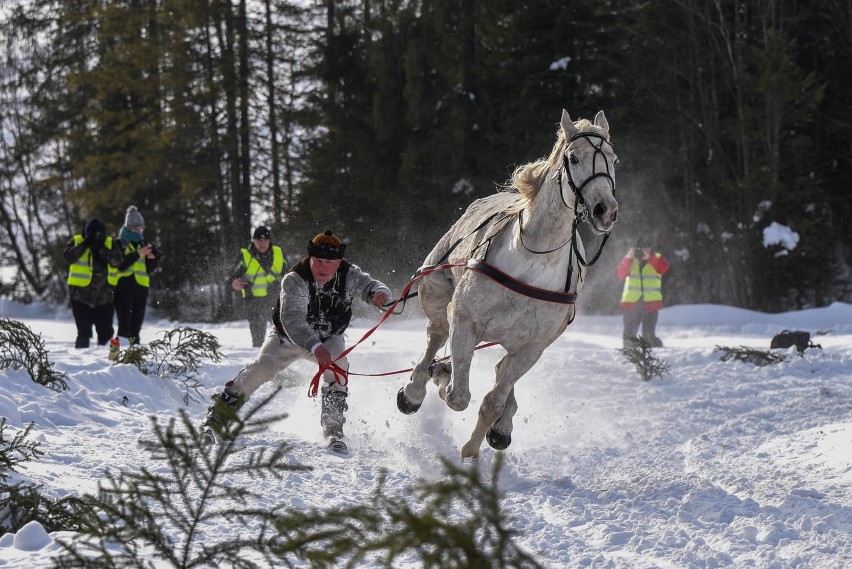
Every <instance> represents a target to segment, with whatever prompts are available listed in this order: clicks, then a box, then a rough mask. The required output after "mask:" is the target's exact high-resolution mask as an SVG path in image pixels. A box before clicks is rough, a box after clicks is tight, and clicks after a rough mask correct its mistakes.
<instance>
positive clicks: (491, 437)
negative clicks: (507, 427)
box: [485, 428, 512, 450]
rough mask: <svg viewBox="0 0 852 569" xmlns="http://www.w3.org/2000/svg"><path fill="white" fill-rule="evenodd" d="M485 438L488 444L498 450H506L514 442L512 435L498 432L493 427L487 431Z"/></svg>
mask: <svg viewBox="0 0 852 569" xmlns="http://www.w3.org/2000/svg"><path fill="white" fill-rule="evenodd" d="M485 440H486V441H488V445H489V446H490V447H491V448H494V449H497V450H506V449H507V448H509V445H510V444H512V435H511V434H508V435H504V434H502V433H498V432H497V431H495V430H494V429H493V428H491V429H488V432H487V433H485Z"/></svg>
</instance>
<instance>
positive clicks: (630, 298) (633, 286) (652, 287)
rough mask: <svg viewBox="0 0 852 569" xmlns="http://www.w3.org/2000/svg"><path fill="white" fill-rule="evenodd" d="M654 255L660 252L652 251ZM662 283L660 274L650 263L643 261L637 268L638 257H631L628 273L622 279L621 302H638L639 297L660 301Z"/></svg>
mask: <svg viewBox="0 0 852 569" xmlns="http://www.w3.org/2000/svg"><path fill="white" fill-rule="evenodd" d="M654 256H655V257H659V256H660V254H659V253H654ZM662 284H663V277H662V275H660V273H658V272H657V270H656V269H655V268H654V267H652V266H651V263H645V266H644V267H642V269H641V270H639V259H633V262H632V263H631V264H630V274H629V275H627V278H626V279H624V292H622V293H621V302H639V299H642V300H644V301H645V302H654V301H662V300H663V292H662V290H661V286H662Z"/></svg>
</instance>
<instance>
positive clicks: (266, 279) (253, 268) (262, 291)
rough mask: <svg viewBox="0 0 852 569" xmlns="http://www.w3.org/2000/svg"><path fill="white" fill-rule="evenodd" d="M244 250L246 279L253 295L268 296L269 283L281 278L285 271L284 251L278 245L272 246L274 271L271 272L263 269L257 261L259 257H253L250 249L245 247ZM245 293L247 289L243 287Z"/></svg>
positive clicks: (244, 293)
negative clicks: (268, 272)
mask: <svg viewBox="0 0 852 569" xmlns="http://www.w3.org/2000/svg"><path fill="white" fill-rule="evenodd" d="M242 252H243V264H244V265H245V266H246V279H248V281H249V284H250V285H251V295H252V296H266V294H267V289H268V288H269V283H274V282H275V281H277V280H278V279H280V278H281V274H282V273H283V272H284V252H283V251H281V247H279V246H278V245H273V246H272V267H270V270H271V271H272V272H271V273H270V274H267V273H266V271H264V270H263V267H262V266H261V265H260V263H258V262H257V259H255V258H254V257H252V255H251V253H249V250H248V249H246V248H243V249H242ZM245 295H246V291H245V289H243V296H245Z"/></svg>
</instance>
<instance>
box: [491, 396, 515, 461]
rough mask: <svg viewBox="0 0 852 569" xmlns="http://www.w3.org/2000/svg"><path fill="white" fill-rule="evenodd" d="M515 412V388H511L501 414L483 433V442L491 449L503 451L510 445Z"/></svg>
mask: <svg viewBox="0 0 852 569" xmlns="http://www.w3.org/2000/svg"><path fill="white" fill-rule="evenodd" d="M517 411H518V402H517V401H516V400H515V388H514V387H513V388H512V389H511V391H509V396H508V397H507V398H506V404H505V405H504V406H503V414H502V415H500V418H499V419H497V421H495V422H494V424H493V425H491V428H490V429H488V432H487V433H485V440H486V441H487V442H488V445H489V446H490V447H491V448H494V449H497V450H505V449H507V448H509V445H510V444H512V428H513V425H512V418H513V417H514V416H515V413H516V412H517Z"/></svg>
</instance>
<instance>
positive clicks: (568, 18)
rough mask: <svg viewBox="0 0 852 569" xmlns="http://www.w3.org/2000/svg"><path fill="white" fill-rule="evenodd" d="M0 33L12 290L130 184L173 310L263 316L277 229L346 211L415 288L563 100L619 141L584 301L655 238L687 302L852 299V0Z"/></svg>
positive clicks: (364, 10) (480, 10) (254, 16)
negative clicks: (773, 229) (255, 259)
mask: <svg viewBox="0 0 852 569" xmlns="http://www.w3.org/2000/svg"><path fill="white" fill-rule="evenodd" d="M0 41H2V46H3V49H2V61H0V124H2V136H0V267H5V268H6V269H7V270H6V271H4V272H3V273H2V274H3V275H4V277H3V279H4V280H2V281H0V295H2V296H7V297H12V298H15V299H16V300H22V301H27V300H28V299H32V298H42V299H46V300H49V301H51V302H54V303H61V302H63V301H65V300H66V288H67V287H66V285H65V279H66V275H67V264H66V263H65V262H64V260H63V258H62V250H63V249H64V246H65V243H66V242H67V240H68V239H69V237H70V236H72V235H73V234H74V233H78V232H80V231H81V229H82V225H83V223H84V222H85V220H86V219H88V218H90V217H92V216H97V217H99V218H101V219H102V220H104V221H105V223H106V224H107V228H108V230H109V231H110V232H117V231H118V229H119V228H120V226H121V225H122V223H123V220H124V212H125V210H126V208H127V206H129V205H136V206H137V207H139V209H140V211H141V212H142V214H143V215H144V216H145V219H146V230H145V235H146V238H147V239H149V240H153V241H155V242H156V243H157V244H158V246H159V248H160V250H161V251H162V252H163V253H164V258H163V262H162V263H161V267H160V269H159V270H158V272H157V274H156V275H154V278H153V281H152V304H153V305H154V306H155V307H157V308H160V309H162V310H164V311H165V312H166V314H167V315H168V316H170V317H173V318H175V319H181V320H193V319H196V320H222V319H230V318H234V317H236V316H238V315H239V310H240V308H241V304H242V303H239V302H235V300H237V299H236V297H235V295H234V293H233V292H232V291H231V289H230V287H229V286H228V283H227V274H228V272H229V271H230V269H231V268H232V266H233V264H234V263H235V262H236V260H237V255H238V251H239V248H240V247H243V246H246V245H247V243H248V242H249V238H250V232H251V229H252V228H253V227H255V226H257V225H261V224H263V225H267V226H269V227H271V229H272V232H273V242H275V243H277V244H280V245H282V247H283V248H284V251H285V253H286V254H287V256H288V258H289V259H290V260H291V261H295V260H298V259H299V258H300V257H301V256H302V255H303V254H304V251H305V244H306V242H307V240H308V239H310V238H311V237H312V236H313V235H314V234H316V233H318V232H320V231H322V230H325V229H326V228H330V229H333V230H334V231H335V232H336V233H338V234H340V235H342V236H344V237H345V238H346V240H347V241H349V243H350V245H349V249H348V255H347V256H348V257H349V258H350V259H351V260H352V261H353V262H355V263H357V264H359V265H361V266H362V267H363V268H365V269H366V270H367V271H369V272H371V273H372V274H374V275H375V276H377V277H378V278H381V279H382V280H384V281H386V282H388V284H391V285H392V286H394V288H395V290H397V291H399V290H400V288H401V286H402V285H404V284H405V282H407V280H408V278H409V277H410V276H411V275H412V273H413V272H414V271H415V270H416V268H417V267H418V266H420V264H421V262H422V261H423V259H424V258H425V255H426V254H427V253H428V251H429V250H430V249H431V248H432V246H433V245H434V244H435V242H436V241H437V240H438V239H439V237H440V236H441V235H442V234H443V233H444V231H446V230H447V229H448V228H449V226H450V225H451V224H452V223H453V222H454V221H455V220H456V219H457V218H458V216H459V214H460V212H461V210H462V209H463V208H464V207H466V206H467V205H468V204H469V203H470V202H471V201H473V200H474V199H475V198H478V197H482V196H485V195H488V194H491V193H493V192H494V191H495V189H496V188H497V187H498V186H499V185H500V184H502V183H504V182H505V181H506V180H507V179H508V177H509V175H510V174H511V171H512V170H513V169H514V167H515V166H517V165H520V164H523V163H526V162H529V161H531V160H534V159H537V158H539V157H541V156H545V155H547V154H548V153H549V151H550V149H551V148H552V146H553V144H554V142H555V140H556V131H557V124H558V121H559V118H560V114H561V110H562V109H563V108H565V109H567V110H568V112H569V113H570V114H571V117H572V118H573V119H575V120H576V119H578V118H581V117H583V118H593V116H594V114H595V113H596V112H597V111H598V110H604V111H605V113H606V115H607V118H608V119H609V123H610V126H611V132H612V136H613V143H614V145H615V148H616V152H617V153H618V155H619V159H620V164H619V169H618V173H617V186H618V191H617V198H618V200H619V203H620V221H619V223H618V224H617V226H616V229H615V231H614V232H613V236H612V239H610V240H609V243H608V244H607V247H606V249H605V251H604V254H603V255H602V257H601V260H600V261H598V265H597V266H595V267H593V268H592V270H591V271H590V273H589V276H588V284H587V287H586V289H585V291H588V292H584V297H583V308H584V309H585V310H588V311H593V312H599V313H612V312H615V311H617V310H618V299H619V297H620V287H621V283H620V282H619V281H618V279H617V278H616V276H615V266H616V265H617V263H618V260H619V259H620V257H621V256H622V255H623V254H624V252H625V250H626V249H627V248H629V247H630V246H632V244H633V242H634V241H635V239H636V237H637V236H638V235H640V234H644V235H650V236H651V237H652V239H654V240H655V241H656V243H657V246H658V249H659V250H660V251H661V252H662V253H663V254H664V255H666V256H667V258H668V259H669V261H670V263H671V264H672V270H671V271H670V273H669V274H668V275H667V277H666V279H664V288H665V292H666V301H667V304H670V305H671V304H679V303H693V304H694V303H719V304H726V305H731V306H739V307H744V308H749V309H753V310H760V311H768V312H775V311H782V310H792V309H798V308H804V307H819V306H824V305H827V304H829V303H831V302H832V301H835V300H839V301H845V302H852V270H850V265H852V200H850V199H849V198H848V196H847V187H848V180H850V179H852V178H851V177H852V124H850V123H852V3H850V2H849V1H848V0H821V1H820V2H799V1H794V0H660V1H656V2H647V1H644V0H642V1H631V0H538V1H524V0H487V1H485V0H431V1H425V0H423V1H416V0H321V1H309V0H302V1H299V2H296V1H290V0H251V1H249V0H99V1H92V0H27V1H24V0H7V1H6V2H4V3H3V5H2V6H1V7H0ZM773 223H776V224H781V225H782V226H784V227H787V228H789V229H790V232H791V234H792V235H793V236H798V242H794V243H793V245H794V246H791V245H790V244H789V243H788V244H787V245H786V246H785V245H784V244H779V243H772V242H766V241H765V239H764V235H765V230H766V228H767V227H769V226H770V225H772V224H773ZM587 237H588V238H589V239H588V241H587V250H590V249H591V250H596V249H597V246H598V244H599V243H600V238H599V237H593V236H587ZM8 269H12V270H8Z"/></svg>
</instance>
